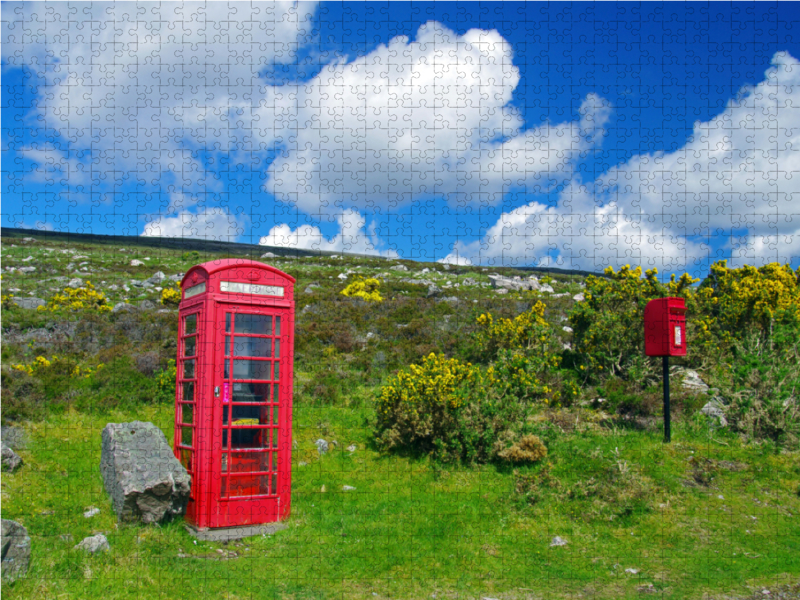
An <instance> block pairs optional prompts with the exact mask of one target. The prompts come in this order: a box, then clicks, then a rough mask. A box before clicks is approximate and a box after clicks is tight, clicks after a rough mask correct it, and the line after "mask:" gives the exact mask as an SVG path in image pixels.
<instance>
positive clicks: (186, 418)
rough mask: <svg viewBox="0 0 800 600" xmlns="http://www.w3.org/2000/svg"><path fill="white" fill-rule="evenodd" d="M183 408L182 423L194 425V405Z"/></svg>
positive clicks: (184, 405) (185, 405)
mask: <svg viewBox="0 0 800 600" xmlns="http://www.w3.org/2000/svg"><path fill="white" fill-rule="evenodd" d="M181 407H182V409H181V423H186V424H187V425H192V424H194V404H182V405H181Z"/></svg>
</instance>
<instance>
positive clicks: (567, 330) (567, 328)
mask: <svg viewBox="0 0 800 600" xmlns="http://www.w3.org/2000/svg"><path fill="white" fill-rule="evenodd" d="M561 330H562V331H566V332H567V333H572V327H567V326H566V325H564V327H562V328H561Z"/></svg>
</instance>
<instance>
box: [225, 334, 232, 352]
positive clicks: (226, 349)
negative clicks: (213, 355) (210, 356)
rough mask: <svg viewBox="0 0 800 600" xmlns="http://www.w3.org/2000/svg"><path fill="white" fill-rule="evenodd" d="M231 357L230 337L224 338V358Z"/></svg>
mask: <svg viewBox="0 0 800 600" xmlns="http://www.w3.org/2000/svg"><path fill="white" fill-rule="evenodd" d="M230 355H231V336H229V335H226V336H225V356H230Z"/></svg>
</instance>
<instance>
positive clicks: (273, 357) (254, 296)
mask: <svg viewBox="0 0 800 600" xmlns="http://www.w3.org/2000/svg"><path fill="white" fill-rule="evenodd" d="M223 282H228V283H225V284H224V285H226V286H227V289H236V291H223V289H222V288H223ZM294 283H295V280H294V278H293V277H291V276H290V275H287V274H286V273H283V272H282V271H279V270H278V269H275V268H274V267H271V266H269V265H265V264H262V263H258V262H255V261H251V260H238V259H225V260H218V261H213V262H207V263H204V264H201V265H197V266H194V267H192V268H191V269H189V271H188V272H187V273H186V275H185V276H184V278H183V280H182V281H181V289H182V294H183V300H182V301H181V303H180V306H179V312H178V315H179V320H180V323H179V327H178V361H177V362H178V364H177V367H178V378H177V385H176V392H175V441H174V451H175V456H176V457H177V458H178V459H179V460H181V462H182V463H183V464H184V466H185V467H186V468H187V470H188V471H189V472H190V474H191V475H192V493H191V498H190V500H189V504H188V506H187V510H186V520H187V521H188V522H190V523H192V524H193V525H195V526H196V527H198V528H200V529H206V528H216V527H233V526H238V525H257V524H260V523H269V522H274V521H280V520H283V519H285V518H287V517H288V516H289V513H290V511H291V483H292V481H291V450H292V448H291V438H292V436H291V431H292V379H293V367H294V365H293V356H294V312H295V303H294ZM254 289H255V290H258V292H259V293H251V292H252V291H253V290H254ZM279 289H282V290H283V296H279V295H274V294H276V293H277V292H278V290H279ZM187 293H188V294H189V297H188V298H187V297H186V295H187ZM271 294H272V295H271ZM193 315H196V316H195V317H193ZM250 315H252V316H250ZM187 317H188V318H189V319H190V321H189V323H191V321H192V320H193V319H194V320H196V333H192V331H191V327H190V328H189V329H190V330H189V331H187ZM278 320H279V321H278ZM278 322H279V323H280V331H277V326H278ZM192 340H194V341H192ZM192 348H194V350H192ZM278 348H279V349H278ZM187 349H188V350H189V351H193V352H194V353H195V354H194V357H195V358H194V363H193V366H194V372H193V374H192V372H191V369H189V368H188V366H187V364H186V363H191V359H190V358H189V355H186V354H185V351H186V350H187ZM192 389H193V393H194V397H193V398H189V396H190V393H189V392H190V391H192ZM192 401H193V402H192ZM190 418H191V420H192V422H191V423H188V420H189V419H190ZM223 444H224V446H223ZM237 448H238V450H237Z"/></svg>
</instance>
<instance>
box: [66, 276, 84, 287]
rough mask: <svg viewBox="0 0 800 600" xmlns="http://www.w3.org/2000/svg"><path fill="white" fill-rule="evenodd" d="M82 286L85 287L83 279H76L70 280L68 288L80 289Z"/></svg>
mask: <svg viewBox="0 0 800 600" xmlns="http://www.w3.org/2000/svg"><path fill="white" fill-rule="evenodd" d="M82 285H83V280H82V279H78V278H77V277H76V278H75V279H70V280H69V283H68V284H67V287H69V288H79V287H81V286H82Z"/></svg>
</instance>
